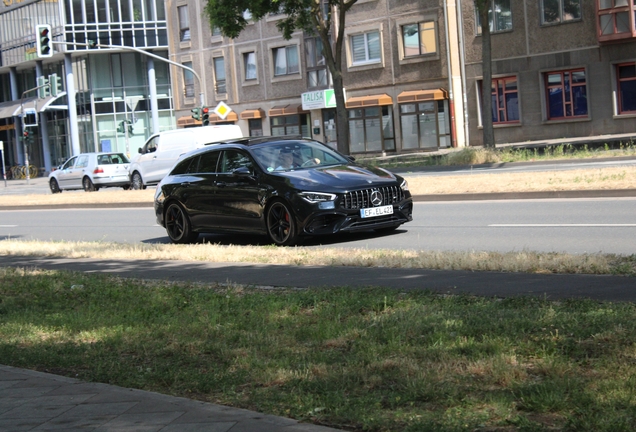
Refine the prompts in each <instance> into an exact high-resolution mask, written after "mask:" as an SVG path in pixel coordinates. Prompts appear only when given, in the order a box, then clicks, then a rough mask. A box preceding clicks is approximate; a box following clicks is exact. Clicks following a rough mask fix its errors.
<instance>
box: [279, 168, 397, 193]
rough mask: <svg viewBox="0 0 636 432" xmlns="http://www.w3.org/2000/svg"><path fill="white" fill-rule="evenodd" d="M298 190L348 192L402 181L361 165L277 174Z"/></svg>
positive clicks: (392, 175)
mask: <svg viewBox="0 0 636 432" xmlns="http://www.w3.org/2000/svg"><path fill="white" fill-rule="evenodd" d="M275 175H276V176H279V177H284V178H285V179H286V180H288V181H289V182H291V183H292V184H293V185H294V186H295V187H296V188H298V189H310V190H323V191H329V190H331V191H348V190H353V189H366V188H370V187H380V186H388V185H394V184H395V183H399V182H401V181H402V178H401V177H398V176H396V175H394V174H392V173H390V172H388V171H386V170H384V169H382V168H374V167H365V166H361V165H335V166H327V167H319V168H310V169H299V170H296V171H286V172H281V173H276V174H275Z"/></svg>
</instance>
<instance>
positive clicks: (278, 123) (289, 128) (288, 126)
mask: <svg viewBox="0 0 636 432" xmlns="http://www.w3.org/2000/svg"><path fill="white" fill-rule="evenodd" d="M270 122H271V127H272V136H283V135H301V136H303V137H311V135H310V131H309V123H308V118H307V114H293V115H286V116H275V117H271V120H270Z"/></svg>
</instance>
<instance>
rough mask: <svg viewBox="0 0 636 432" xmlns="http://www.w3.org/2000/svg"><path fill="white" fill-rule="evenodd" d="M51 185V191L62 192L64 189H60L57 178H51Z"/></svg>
mask: <svg viewBox="0 0 636 432" xmlns="http://www.w3.org/2000/svg"><path fill="white" fill-rule="evenodd" d="M49 187H50V188H51V193H54V194H56V193H62V189H60V185H59V184H57V180H55V179H54V178H52V179H51V181H50V182H49Z"/></svg>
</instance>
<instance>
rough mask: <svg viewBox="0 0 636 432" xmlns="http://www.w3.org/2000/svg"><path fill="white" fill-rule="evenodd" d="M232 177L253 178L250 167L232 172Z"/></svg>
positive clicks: (239, 168)
mask: <svg viewBox="0 0 636 432" xmlns="http://www.w3.org/2000/svg"><path fill="white" fill-rule="evenodd" d="M232 175H234V176H236V177H252V172H251V171H250V169H249V168H248V167H244V166H242V167H238V168H237V169H235V170H234V171H232Z"/></svg>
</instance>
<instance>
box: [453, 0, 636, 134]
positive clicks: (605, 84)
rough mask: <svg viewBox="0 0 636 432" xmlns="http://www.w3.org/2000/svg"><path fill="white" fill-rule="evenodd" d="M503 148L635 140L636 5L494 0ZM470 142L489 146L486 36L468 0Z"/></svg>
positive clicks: (598, 0)
mask: <svg viewBox="0 0 636 432" xmlns="http://www.w3.org/2000/svg"><path fill="white" fill-rule="evenodd" d="M490 10H491V11H494V17H493V15H492V12H491V17H493V18H491V23H490V24H491V25H490V27H491V31H492V36H491V38H492V71H493V80H492V85H491V87H490V91H491V94H492V101H493V112H492V118H493V123H494V129H495V140H496V143H497V144H504V143H521V142H533V141H539V142H540V141H545V140H553V139H566V140H567V139H577V138H578V139H581V138H585V139H590V140H595V139H601V138H602V139H606V140H627V139H629V138H630V137H631V136H636V64H635V60H636V21H635V18H636V3H635V2H633V1H627V0H538V1H535V2H527V1H523V0H491V5H490ZM462 16H463V33H464V35H465V37H464V39H465V41H466V46H465V49H464V50H463V53H462V54H463V55H464V59H465V77H466V92H467V100H468V103H467V106H468V116H469V119H468V122H467V123H468V124H469V131H468V136H469V140H470V144H471V145H482V144H483V141H482V130H481V125H482V115H484V114H485V113H483V112H482V110H481V102H480V101H481V93H482V90H483V88H484V86H483V79H482V60H481V58H482V52H481V36H480V27H479V24H480V23H479V22H478V20H477V15H476V13H475V10H474V2H472V1H464V2H463V7H462Z"/></svg>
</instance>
